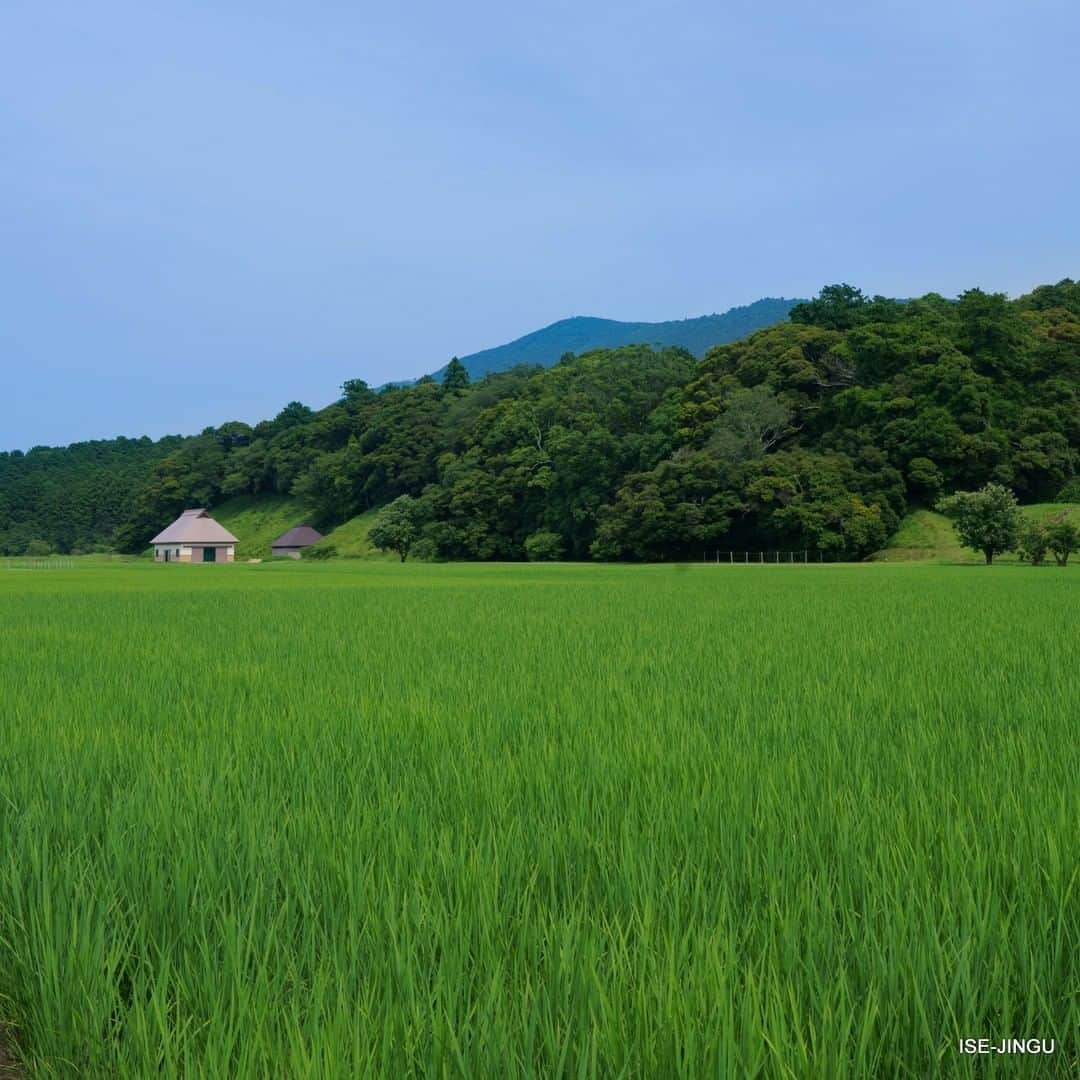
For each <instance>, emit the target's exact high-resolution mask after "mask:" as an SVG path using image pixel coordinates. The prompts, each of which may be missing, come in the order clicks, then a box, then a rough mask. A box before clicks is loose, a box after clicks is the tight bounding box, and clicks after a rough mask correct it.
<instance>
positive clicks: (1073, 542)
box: [1046, 514, 1080, 566]
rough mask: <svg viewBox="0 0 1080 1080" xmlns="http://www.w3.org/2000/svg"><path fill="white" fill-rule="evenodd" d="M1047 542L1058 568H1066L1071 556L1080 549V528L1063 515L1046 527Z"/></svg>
mask: <svg viewBox="0 0 1080 1080" xmlns="http://www.w3.org/2000/svg"><path fill="white" fill-rule="evenodd" d="M1046 540H1047V547H1049V548H1050V550H1051V551H1052V552H1053V553H1054V559H1055V561H1056V562H1057V564H1058V566H1065V565H1066V564H1067V563H1068V561H1069V556H1070V555H1071V554H1072V553H1073V552H1074V551H1076V550H1077V549H1078V548H1080V526H1078V525H1077V524H1076V523H1075V522H1073V521H1070V520H1069V519H1068V518H1067V517H1066V516H1065V515H1064V514H1061V515H1060V516H1059V517H1056V518H1054V519H1052V520H1051V521H1050V523H1049V524H1048V525H1047V526H1046Z"/></svg>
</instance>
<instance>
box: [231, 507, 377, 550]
mask: <svg viewBox="0 0 1080 1080" xmlns="http://www.w3.org/2000/svg"><path fill="white" fill-rule="evenodd" d="M211 513H212V514H213V516H214V518H215V520H217V521H219V522H221V524H222V525H224V526H225V528H226V529H228V530H229V532H231V533H232V534H233V535H234V536H235V537H236V538H237V540H238V541H239V543H238V544H237V545H236V557H237V559H238V560H242V559H265V558H268V557H269V555H270V545H271V543H273V541H274V540H276V539H277V538H278V537H279V536H281V535H282V534H283V533H285V532H287V531H288V530H289V529H291V528H292V527H293V526H294V525H300V524H312V522H313V515H312V512H311V509H310V507H308V506H307V505H305V503H304V502H303V500H302V499H298V498H296V496H294V495H237V496H234V497H233V498H231V499H226V500H225V501H224V502H222V503H218V505H217V506H214V507H212V508H211ZM375 515H376V511H374V510H369V511H368V512H367V513H366V514H358V515H357V516H356V517H353V518H349V520H348V521H344V522H342V523H341V524H340V525H338V526H337V528H335V529H331V530H330V531H329V532H327V533H326V535H325V536H324V537H323V539H322V540H321V541H320V542H319V543H318V544H317V545H315V548H316V549H319V548H323V549H325V548H332V549H333V551H334V553H335V554H336V555H340V556H343V557H344V558H347V559H368V560H379V561H384V560H389V559H394V558H395V556H394V555H392V554H388V553H386V552H382V551H379V550H378V549H377V548H375V547H373V546H372V545H371V543H370V541H369V540H368V530H369V529H370V528H371V525H372V522H373V521H374V519H375Z"/></svg>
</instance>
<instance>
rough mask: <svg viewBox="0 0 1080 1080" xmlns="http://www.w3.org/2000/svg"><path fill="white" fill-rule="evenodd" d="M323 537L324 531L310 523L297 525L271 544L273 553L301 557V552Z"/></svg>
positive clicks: (291, 557)
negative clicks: (319, 530)
mask: <svg viewBox="0 0 1080 1080" xmlns="http://www.w3.org/2000/svg"><path fill="white" fill-rule="evenodd" d="M322 538H323V536H322V533H321V532H318V531H316V530H315V529H313V528H312V527H311V526H310V525H297V526H296V527H295V528H293V529H290V530H289V531H288V532H287V533H286V534H285V535H284V536H279V537H278V538H277V539H276V540H275V541H274V542H273V543H272V544H271V545H270V554H271V555H288V556H289V558H290V559H299V558H300V552H301V551H303V549H304V548H306V547H311V545H312V544H317V543H318V542H319V541H320V540H321V539H322Z"/></svg>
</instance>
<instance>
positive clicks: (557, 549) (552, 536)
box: [525, 531, 563, 562]
mask: <svg viewBox="0 0 1080 1080" xmlns="http://www.w3.org/2000/svg"><path fill="white" fill-rule="evenodd" d="M525 554H526V555H527V556H528V558H529V562H557V561H558V560H559V559H561V558H562V557H563V540H562V537H561V536H560V535H559V534H558V533H555V532H544V531H541V532H534V533H533V534H532V536H530V537H528V538H527V539H526V540H525Z"/></svg>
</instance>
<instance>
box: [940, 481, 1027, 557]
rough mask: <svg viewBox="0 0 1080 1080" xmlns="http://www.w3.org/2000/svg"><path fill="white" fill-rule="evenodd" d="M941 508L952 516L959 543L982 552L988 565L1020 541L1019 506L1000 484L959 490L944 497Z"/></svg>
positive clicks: (1011, 494)
mask: <svg viewBox="0 0 1080 1080" xmlns="http://www.w3.org/2000/svg"><path fill="white" fill-rule="evenodd" d="M938 510H939V511H940V512H941V513H943V514H945V515H947V516H948V517H950V518H952V520H953V524H954V526H955V528H956V534H957V536H959V538H960V542H961V543H962V544H963V545H964V546H965V547H970V548H974V549H975V550H976V551H981V552H982V553H983V555H984V556H985V558H986V563H987V565H988V566H989V564H990V563H992V562H993V561H994V556H995V555H1000V554H1001V553H1002V552H1004V551H1012V550H1014V549H1015V548H1016V547H1017V545H1018V544H1019V543H1020V527H1021V524H1022V520H1023V519H1022V516H1021V513H1020V506H1019V504H1018V503H1017V501H1016V496H1015V495H1014V494H1013V493H1012V492H1011V491H1010V490H1009V489H1008V488H1006V487H1002V485H1001V484H994V483H990V484H987V485H986V486H985V487H983V488H982V489H981V490H979V491H958V492H956V493H955V494H953V495H949V496H947V497H946V498H944V499H941V500H940V501H939V502H938Z"/></svg>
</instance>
